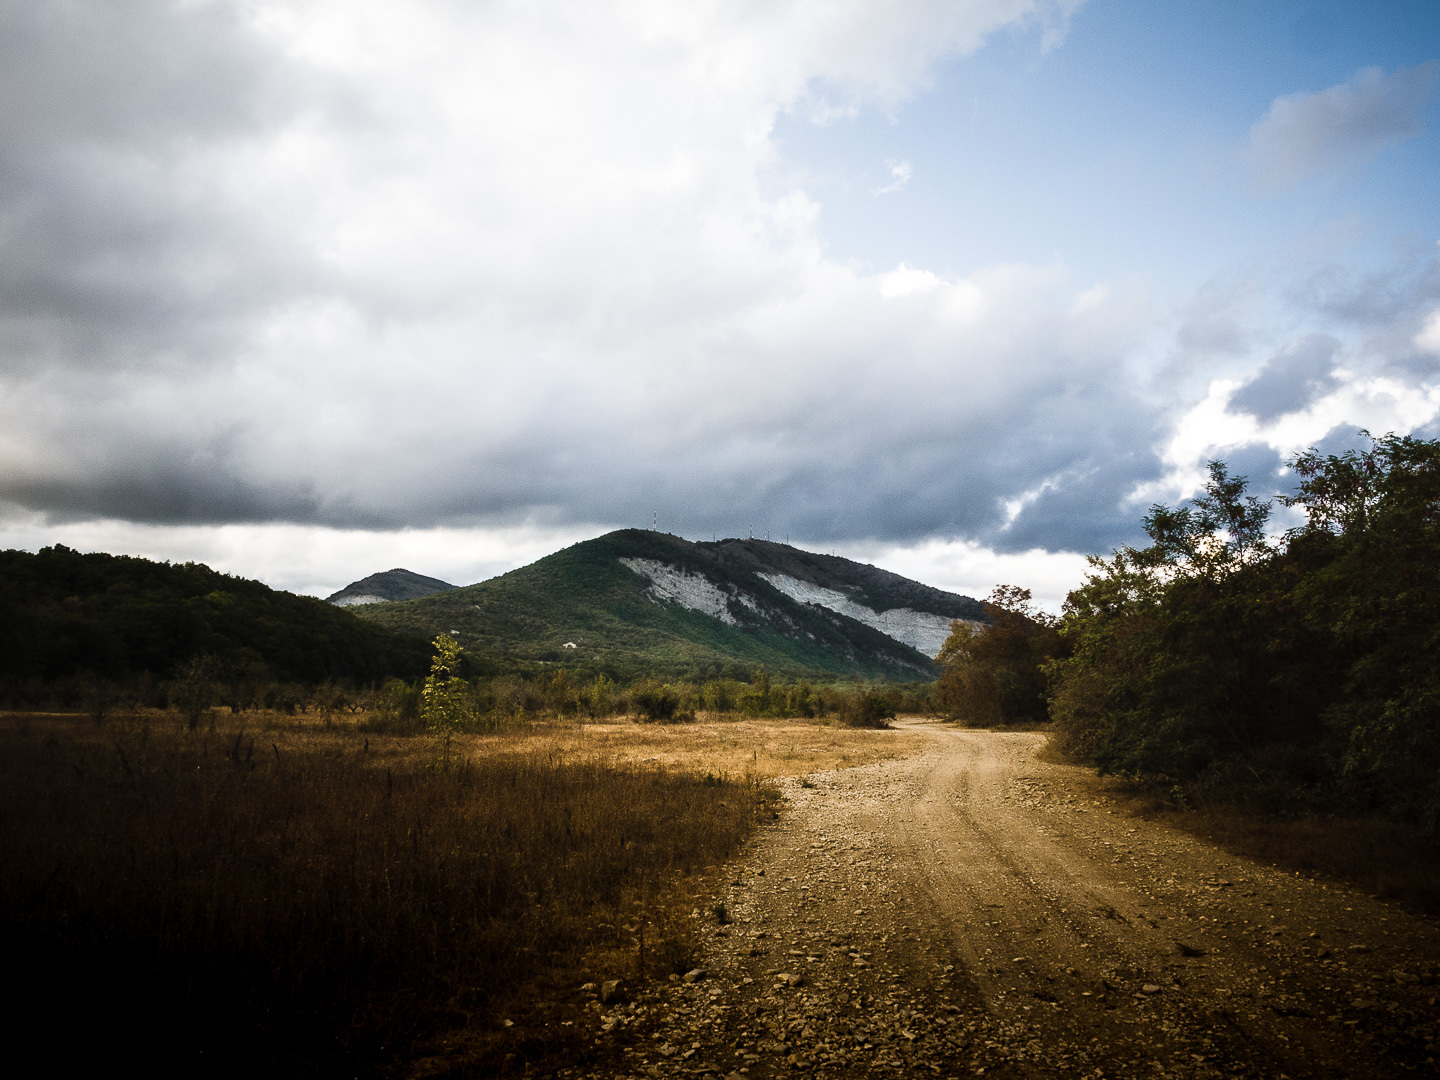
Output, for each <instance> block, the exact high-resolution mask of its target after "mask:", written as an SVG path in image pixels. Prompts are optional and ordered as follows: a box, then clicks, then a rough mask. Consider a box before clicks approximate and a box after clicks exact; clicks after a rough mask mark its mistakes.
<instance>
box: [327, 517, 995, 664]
mask: <svg viewBox="0 0 1440 1080" xmlns="http://www.w3.org/2000/svg"><path fill="white" fill-rule="evenodd" d="M363 584H364V583H361V582H357V583H356V586H361V585H363ZM356 586H352V589H354V588H356ZM365 614H366V615H367V617H371V618H374V619H376V620H378V621H380V622H383V623H385V624H386V625H389V626H392V627H394V628H397V629H400V628H403V629H406V630H408V631H411V632H418V633H423V634H426V635H427V636H432V637H433V636H434V635H435V634H436V633H442V632H449V631H455V632H456V633H457V634H458V636H459V638H460V641H461V643H462V644H463V645H465V647H466V648H467V649H470V650H471V651H472V652H473V653H474V654H475V655H477V657H484V658H487V659H488V660H491V661H495V662H498V663H501V664H505V663H512V662H521V663H527V662H528V663H564V664H566V665H567V666H575V667H577V668H585V669H593V670H595V671H606V672H609V673H610V674H613V675H620V676H635V675H640V674H655V675H661V676H668V675H677V676H682V677H698V678H711V677H716V676H719V675H721V674H724V675H726V676H736V675H739V674H741V673H743V674H744V675H746V676H748V674H749V673H750V672H752V671H754V670H756V669H765V670H769V671H772V672H774V673H776V674H788V675H792V676H795V677H819V678H835V677H849V676H851V675H860V676H866V677H887V678H902V679H914V678H924V677H927V676H929V675H931V674H932V673H933V671H934V668H933V665H932V661H933V659H934V657H935V655H936V653H938V652H939V650H940V646H941V644H943V643H944V641H945V638H946V637H947V636H948V635H949V632H950V626H951V623H952V622H953V621H954V620H956V619H960V620H964V621H969V622H977V623H978V622H984V621H986V616H985V613H984V609H983V608H982V606H981V605H980V603H979V601H977V600H974V599H972V598H970V597H968V596H960V595H958V594H956V593H950V592H945V591H943V590H941V589H935V588H931V587H930V586H928V585H923V584H921V583H920V582H918V581H912V580H910V579H909V578H905V577H902V576H900V575H899V574H893V573H891V572H889V571H887V570H881V569H879V568H878V567H874V566H869V565H866V564H864V563H858V562H854V561H853V560H850V559H845V558H841V557H839V556H835V555H819V554H816V553H814V552H809V551H805V550H803V549H801V548H796V547H792V546H790V545H788V544H781V543H778V542H775V541H766V540H753V539H751V540H746V539H738V540H736V539H730V540H718V541H709V542H704V541H701V542H694V541H690V540H686V539H684V538H683V537H679V536H674V535H671V534H669V533H661V532H655V531H651V530H645V529H622V530H619V531H616V532H612V533H607V534H606V535H604V536H600V537H597V538H595V539H594V540H587V541H585V542H583V543H580V544H575V545H572V546H571V547H568V548H565V549H564V550H562V551H557V552H556V553H555V554H553V555H549V556H546V557H545V558H543V559H540V560H538V561H537V562H534V563H532V564H530V565H529V566H525V567H521V568H520V569H518V570H513V571H511V572H510V573H508V574H502V575H501V576H500V577H497V578H492V579H490V580H489V581H482V582H480V583H479V584H478V585H470V586H467V587H465V588H462V589H455V590H447V591H445V592H437V593H435V594H432V595H428V596H424V597H421V598H418V599H414V600H407V601H405V602H402V603H392V604H380V605H374V606H372V607H368V608H367V609H366V610H365Z"/></svg>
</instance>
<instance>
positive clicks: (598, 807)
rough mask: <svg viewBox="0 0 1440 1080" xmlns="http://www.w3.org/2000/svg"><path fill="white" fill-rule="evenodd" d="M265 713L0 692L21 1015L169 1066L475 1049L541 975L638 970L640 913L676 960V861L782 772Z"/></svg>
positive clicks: (485, 1045)
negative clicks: (452, 743) (378, 731)
mask: <svg viewBox="0 0 1440 1080" xmlns="http://www.w3.org/2000/svg"><path fill="white" fill-rule="evenodd" d="M247 720H248V722H249V724H250V726H249V728H246V727H245V726H243V725H244V724H245V723H246V722H247ZM256 724H257V720H256V718H255V717H253V716H252V717H248V718H247V717H244V716H242V717H239V718H237V719H236V720H235V721H232V720H231V719H230V718H229V717H228V716H226V717H224V718H222V719H221V720H220V721H219V725H220V726H218V727H217V728H214V729H207V728H205V727H201V728H199V729H198V730H194V731H191V730H188V729H186V728H185V727H184V726H183V725H181V724H179V723H177V722H175V721H174V720H170V721H168V722H163V723H162V722H159V721H155V722H153V723H146V722H142V721H134V722H125V723H112V724H111V725H110V726H109V727H108V729H103V730H102V729H97V728H96V727H95V725H94V724H93V722H91V721H90V720H89V719H88V718H84V717H7V718H4V719H0V762H3V763H4V766H3V768H4V773H3V781H4V782H3V784H0V826H3V828H0V910H3V911H4V918H5V927H4V931H5V932H4V935H3V939H0V940H3V944H0V958H3V962H4V968H5V971H6V973H7V976H8V980H9V982H10V983H11V985H12V986H20V987H24V988H25V995H24V997H25V1001H24V1003H23V1004H22V1005H21V1007H20V1008H19V1009H18V1011H13V1010H12V1012H11V1014H10V1017H9V1019H10V1021H11V1023H12V1025H14V1026H13V1027H12V1030H25V1031H27V1032H29V1033H30V1036H31V1037H33V1038H34V1039H35V1040H37V1042H40V1043H45V1042H46V1041H47V1039H48V1038H49V1037H52V1036H53V1037H55V1038H57V1039H58V1038H61V1037H63V1033H64V1032H65V1031H67V1030H68V1029H69V1028H70V1027H72V1026H73V1025H76V1024H83V1026H84V1030H85V1035H86V1040H87V1042H86V1045H91V1046H93V1047H95V1048H96V1053H97V1055H101V1056H104V1057H114V1058H119V1057H131V1058H133V1059H136V1060H145V1061H146V1062H147V1063H149V1065H150V1067H151V1071H154V1070H155V1069H156V1068H162V1069H176V1068H184V1069H185V1070H187V1071H198V1072H208V1073H226V1072H237V1073H238V1072H251V1073H253V1071H255V1070H257V1069H261V1068H264V1069H271V1070H280V1071H282V1072H284V1073H286V1074H289V1075H321V1074H325V1075H328V1074H331V1073H334V1074H337V1075H338V1074H339V1073H340V1072H344V1073H345V1074H346V1075H348V1076H354V1075H360V1074H362V1073H375V1072H376V1071H377V1070H381V1071H386V1070H388V1069H389V1068H390V1067H391V1066H392V1065H394V1064H396V1063H399V1062H403V1061H405V1060H408V1059H410V1058H412V1057H413V1056H414V1055H415V1054H417V1053H420V1052H421V1049H422V1048H423V1047H426V1046H434V1045H436V1044H437V1043H438V1042H439V1041H445V1042H455V1041H459V1042H462V1043H464V1044H466V1045H467V1046H468V1047H469V1048H470V1049H469V1050H468V1051H467V1052H468V1053H469V1054H470V1055H471V1057H472V1059H473V1060H472V1061H471V1065H472V1066H473V1067H474V1068H476V1069H478V1070H480V1071H482V1072H484V1071H486V1070H487V1069H490V1068H492V1067H493V1066H494V1065H495V1064H496V1062H495V1060H492V1059H493V1058H495V1057H496V1056H497V1055H498V1056H500V1057H503V1054H502V1051H503V1052H509V1053H513V1052H516V1047H517V1045H518V1044H516V1043H515V1041H514V1040H513V1039H512V1040H510V1041H509V1042H507V1041H506V1038H505V1036H504V1031H505V1029H504V1028H503V1026H502V1025H501V1024H500V1023H499V1020H500V1018H501V1017H502V1016H503V1015H504V1010H506V1009H507V1008H510V1007H512V1006H514V1004H515V1002H516V1001H517V1000H519V999H521V998H523V997H524V996H525V995H526V994H527V993H529V994H532V996H533V994H535V993H538V992H540V991H539V990H537V987H543V986H546V985H553V984H554V983H555V981H556V980H560V981H561V982H564V983H566V984H567V985H572V988H573V982H575V981H579V980H581V979H582V977H590V978H594V977H597V976H604V977H614V976H616V975H618V976H622V977H626V978H634V977H636V975H637V974H640V972H637V971H636V970H635V967H634V965H636V964H638V962H639V955H638V949H637V946H638V939H639V938H640V937H641V936H643V935H645V933H646V929H647V927H648V928H649V940H648V942H647V947H648V953H649V955H648V957H647V960H646V966H648V967H650V968H651V969H652V973H654V972H653V969H654V965H655V964H657V963H661V964H662V965H663V962H665V961H666V960H669V961H671V962H680V961H681V960H683V959H684V958H685V957H686V956H687V955H688V953H687V951H686V950H687V947H688V946H687V944H686V938H685V934H684V932H682V931H683V930H684V928H683V927H679V926H678V924H677V923H676V920H675V918H674V913H673V908H674V905H675V903H677V902H678V900H677V892H678V889H677V882H678V880H679V879H678V878H677V874H680V873H683V872H685V871H688V870H691V869H695V868H699V867H702V866H705V865H709V864H713V863H716V862H718V861H721V860H723V859H724V858H726V857H727V856H728V855H730V854H731V853H732V852H733V851H734V850H735V848H736V847H737V845H738V844H739V843H740V842H741V841H742V839H743V838H744V837H745V836H746V835H747V833H748V831H749V829H750V828H751V827H752V824H753V822H754V820H755V818H756V810H757V804H763V800H764V798H765V793H764V792H763V791H761V790H760V789H759V788H757V787H756V786H755V785H754V784H753V783H748V782H744V781H740V782H731V781H728V780H723V779H722V780H717V779H715V778H714V777H713V776H711V777H697V776H694V775H691V774H687V773H682V772H677V771H671V770H665V769H661V768H657V767H655V766H654V765H650V766H645V767H632V766H628V765H625V764H622V763H618V762H615V761H613V760H609V759H606V758H604V757H601V756H596V755H590V756H584V755H575V754H570V755H559V754H555V753H547V752H545V751H543V750H536V751H532V752H517V753H492V754H490V755H488V756H484V757H474V758H471V759H470V760H463V759H461V760H459V761H458V763H456V764H453V765H451V766H450V767H448V768H441V767H439V764H438V755H437V753H436V751H435V750H434V747H433V742H432V740H430V739H428V738H423V737H422V738H415V739H400V738H386V737H382V736H378V735H375V734H363V733H359V732H356V733H345V732H343V731H340V730H328V731H327V730H324V729H320V730H314V729H313V727H312V730H310V731H309V732H308V733H302V732H298V731H297V730H295V728H293V727H282V726H280V725H277V724H275V723H274V722H273V721H272V722H271V723H270V724H269V725H268V726H267V725H261V726H258V727H257V726H256ZM453 760H455V758H454V756H453V753H452V761H453ZM767 816H768V812H767ZM677 927H678V928H677ZM627 928H628V929H627ZM670 953H673V954H674V955H673V956H671V955H669V954H670ZM596 957H602V958H605V962H606V963H607V964H608V965H610V967H609V968H608V969H606V970H601V971H591V970H590V969H589V968H587V966H586V965H587V963H589V962H592V961H594V959H595V958H596ZM627 957H631V958H633V959H628V960H627V959H626V958H627ZM677 958H678V959H677ZM622 963H628V964H630V965H631V968H630V969H629V970H617V969H616V968H615V965H619V964H622ZM55 1045H59V1044H58V1043H57V1044H55ZM507 1048H508V1049H507ZM520 1052H521V1053H522V1056H523V1054H524V1053H526V1052H529V1051H525V1050H524V1048H523V1047H521V1049H520Z"/></svg>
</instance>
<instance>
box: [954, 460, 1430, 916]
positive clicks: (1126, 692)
mask: <svg viewBox="0 0 1440 1080" xmlns="http://www.w3.org/2000/svg"><path fill="white" fill-rule="evenodd" d="M1289 468H1290V470H1291V472H1292V474H1293V476H1294V478H1295V480H1296V486H1295V488H1294V491H1293V493H1292V494H1290V495H1288V496H1284V497H1281V496H1276V497H1273V498H1262V497H1258V496H1255V495H1252V494H1251V493H1250V492H1249V490H1248V485H1247V482H1246V479H1245V478H1244V477H1233V476H1231V475H1230V474H1229V471H1228V469H1227V468H1226V466H1225V465H1224V464H1223V463H1222V462H1213V463H1211V465H1210V479H1209V483H1208V484H1207V486H1206V489H1205V492H1204V494H1203V495H1201V496H1200V497H1199V498H1197V499H1195V500H1193V502H1192V503H1191V504H1190V505H1187V506H1182V507H1180V508H1170V507H1165V506H1155V507H1153V508H1152V509H1151V511H1150V513H1149V514H1148V515H1147V516H1146V518H1145V520H1144V528H1145V532H1146V534H1147V535H1148V536H1149V538H1150V544H1149V545H1148V546H1146V547H1142V548H1135V547H1126V548H1121V549H1119V550H1117V551H1116V552H1114V553H1113V554H1112V556H1111V557H1110V558H1109V559H1098V558H1097V559H1093V560H1092V564H1091V572H1090V574H1089V576H1088V578H1087V580H1086V581H1085V583H1084V584H1083V585H1082V586H1081V587H1080V588H1078V589H1076V590H1074V591H1073V592H1071V593H1070V595H1069V597H1068V599H1067V600H1066V603H1065V608H1064V613H1063V615H1062V616H1061V618H1060V619H1058V620H1054V619H1050V618H1047V617H1045V616H1044V615H1042V614H1039V613H1036V612H1034V611H1033V610H1032V609H1031V608H1030V607H1029V606H1028V604H1027V603H1026V601H1028V599H1029V597H1028V594H1025V593H1024V592H1023V590H1015V589H1004V588H1002V589H999V590H997V591H996V593H995V594H993V595H992V597H991V598H990V600H989V601H988V602H987V610H988V611H989V613H990V614H991V617H992V619H993V620H994V630H992V631H990V632H989V633H984V634H980V635H973V634H971V633H969V632H968V630H967V629H966V628H965V627H963V626H957V629H956V632H955V634H953V635H952V637H951V639H950V641H949V642H948V643H947V645H946V648H945V652H943V653H942V654H941V658H940V659H941V663H942V666H943V668H944V673H943V674H942V676H941V679H940V681H939V683H938V684H937V687H936V690H935V694H934V697H935V701H936V703H937V707H939V708H940V709H942V710H943V711H945V712H946V713H947V714H948V715H951V716H954V717H957V718H960V719H963V720H966V721H968V722H972V723H983V724H1017V723H1026V722H1031V721H1034V720H1037V719H1044V718H1046V717H1048V719H1049V720H1050V721H1051V731H1052V735H1051V748H1052V752H1055V753H1058V754H1059V755H1061V756H1062V757H1063V758H1065V759H1067V760H1070V761H1076V762H1083V763H1087V764H1090V765H1092V766H1094V767H1095V768H1096V769H1097V770H1098V771H1099V772H1100V773H1101V774H1102V775H1108V776H1112V777H1116V778H1119V779H1121V780H1123V781H1124V782H1125V784H1126V788H1125V791H1126V794H1127V797H1130V798H1132V799H1133V800H1134V801H1135V804H1136V805H1137V806H1139V807H1141V808H1143V809H1144V810H1145V811H1146V812H1152V813H1161V812H1168V813H1172V814H1175V815H1176V819H1177V821H1178V822H1179V823H1181V824H1184V825H1186V826H1187V827H1190V828H1193V829H1195V830H1196V831H1198V832H1201V833H1203V834H1204V835H1206V836H1208V837H1210V838H1211V839H1214V840H1217V841H1218V842H1221V843H1223V844H1225V845H1227V846H1229V847H1231V848H1232V849H1234V850H1239V851H1245V852H1247V853H1249V854H1252V855H1255V856H1256V857H1259V858H1264V859H1267V860H1272V861H1276V862H1285V863H1287V864H1291V865H1294V866H1296V867H1297V868H1320V869H1324V870H1328V871H1330V872H1333V873H1337V874H1339V875H1341V876H1344V877H1347V878H1349V879H1351V880H1355V881H1359V882H1362V883H1364V884H1365V885H1366V886H1367V887H1369V888H1372V889H1373V890H1375V891H1380V892H1385V893H1387V894H1391V895H1399V896H1404V897H1407V898H1409V899H1411V900H1412V901H1414V902H1416V903H1417V904H1419V905H1421V906H1424V907H1428V908H1430V909H1432V910H1436V909H1440V873H1437V871H1436V867H1437V866H1440V843H1437V835H1440V443H1437V442H1434V441H1425V440H1420V439H1414V438H1409V437H1400V436H1394V435H1389V436H1385V437H1383V438H1379V439H1372V440H1371V444H1370V446H1369V448H1368V449H1365V450H1362V451H1353V452H1348V453H1345V454H1340V455H1322V454H1320V453H1318V452H1316V451H1314V450H1311V451H1309V452H1307V453H1304V454H1301V455H1299V456H1297V457H1296V458H1295V459H1293V460H1292V461H1291V462H1289ZM1277 512H1280V513H1285V514H1288V515H1289V516H1290V517H1291V519H1292V520H1293V521H1294V524H1293V525H1292V527H1291V528H1289V529H1287V530H1284V531H1279V530H1276V529H1275V528H1274V527H1273V519H1274V517H1275V515H1276V514H1277ZM1042 705H1043V708H1042Z"/></svg>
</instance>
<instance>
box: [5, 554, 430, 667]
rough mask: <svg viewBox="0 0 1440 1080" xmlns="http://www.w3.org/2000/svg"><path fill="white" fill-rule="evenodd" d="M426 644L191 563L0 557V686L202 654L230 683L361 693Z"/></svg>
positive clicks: (416, 656)
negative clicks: (268, 682) (343, 683)
mask: <svg viewBox="0 0 1440 1080" xmlns="http://www.w3.org/2000/svg"><path fill="white" fill-rule="evenodd" d="M428 654H429V648H428V646H427V645H426V643H425V642H424V641H421V640H417V639H414V638H411V637H407V636H406V635H404V634H399V633H396V632H394V631H391V630H388V629H386V628H384V627H381V626H377V625H375V624H374V623H369V622H363V621H361V620H360V619H357V618H356V617H355V616H354V615H352V614H351V613H350V612H349V611H345V610H343V609H341V608H337V607H335V606H333V605H331V604H327V603H325V601H323V600H317V599H315V598H313V597H308V596H296V595H295V594H293V593H287V592H280V591H277V590H275V589H271V588H270V587H269V586H267V585H264V584H262V583H260V582H258V581H250V580H247V579H245V578H238V577H231V576H230V575H228V574H221V573H218V572H216V571H214V570H212V569H210V568H209V567H208V566H204V565H202V564H199V563H185V564H183V565H178V566H177V565H171V564H169V563H157V562H151V561H150V560H148V559H137V558H132V557H129V556H123V555H104V554H91V555H82V554H80V553H79V552H76V551H72V550H70V549H69V548H66V547H61V546H56V547H50V548H45V549H43V550H42V551H40V552H38V553H33V554H32V553H30V552H26V551H3V552H0V677H4V678H7V679H9V680H20V681H30V680H35V681H42V682H44V681H50V680H54V679H61V678H68V677H72V676H77V675H94V676H97V677H101V678H105V679H124V678H127V677H131V676H135V675H138V674H140V673H142V672H148V673H150V674H152V675H155V676H158V677H160V678H168V677H170V676H171V675H173V674H175V673H176V672H177V671H179V670H180V669H181V668H182V667H183V666H184V665H185V664H186V663H187V662H188V661H189V660H190V659H192V658H194V657H196V656H199V655H208V656H210V657H213V658H214V661H215V663H216V665H217V666H218V668H219V669H220V670H221V671H228V672H229V673H231V674H232V675H234V676H241V675H244V676H247V677H256V678H270V679H284V680H295V681H300V682H318V681H321V680H324V679H346V680H352V681H355V682H371V681H375V680H379V679H384V678H386V677H388V676H391V675H404V676H407V677H408V676H414V675H417V674H420V673H422V672H423V671H424V670H425V667H426V664H427V663H428Z"/></svg>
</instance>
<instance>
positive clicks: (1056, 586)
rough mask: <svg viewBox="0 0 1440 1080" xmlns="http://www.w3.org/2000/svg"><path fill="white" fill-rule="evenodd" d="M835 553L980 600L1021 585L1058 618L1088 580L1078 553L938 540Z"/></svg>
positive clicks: (841, 549) (850, 548)
mask: <svg viewBox="0 0 1440 1080" xmlns="http://www.w3.org/2000/svg"><path fill="white" fill-rule="evenodd" d="M826 550H827V551H828V550H830V549H829V548H826ZM835 553H836V554H838V555H844V556H846V557H848V558H851V559H857V560H859V561H861V562H868V563H872V564H873V565H875V566H879V567H881V568H883V569H885V570H889V571H891V572H893V573H896V574H902V575H904V576H905V577H908V578H913V579H915V580H916V581H923V582H925V583H926V584H928V585H933V586H935V587H936V588H937V589H946V590H948V591H950V592H957V593H960V594H962V595H964V596H973V597H975V598H976V599H977V600H983V599H984V598H985V597H986V596H987V595H989V593H990V590H991V589H993V588H994V587H995V586H996V585H1019V586H1021V587H1022V588H1027V589H1029V590H1030V591H1031V592H1032V593H1033V594H1034V597H1035V600H1036V602H1037V603H1039V605H1040V606H1041V607H1042V608H1044V609H1045V610H1047V611H1050V612H1053V613H1055V614H1059V612H1060V609H1061V607H1062V606H1063V605H1064V603H1065V595H1066V594H1067V593H1068V592H1069V591H1070V590H1071V589H1074V588H1076V587H1077V586H1078V585H1080V584H1081V583H1082V582H1083V581H1084V579H1085V571H1086V568H1087V565H1088V564H1087V563H1086V557H1085V556H1084V555H1083V554H1080V553H1078V552H1074V551H1045V550H1043V549H1035V550H1031V551H1017V552H1008V553H1003V554H1002V553H1000V552H996V551H994V550H991V549H990V548H987V547H983V546H981V545H979V544H976V543H973V542H971V541H967V540H957V539H945V538H939V537H937V538H933V539H930V540H925V541H923V542H920V543H916V544H846V545H839V546H837V547H836V548H835Z"/></svg>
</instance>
